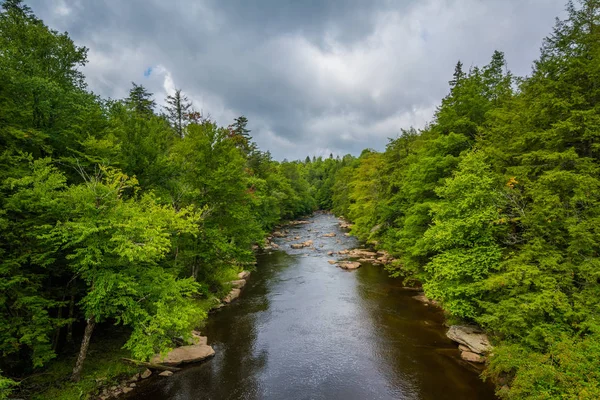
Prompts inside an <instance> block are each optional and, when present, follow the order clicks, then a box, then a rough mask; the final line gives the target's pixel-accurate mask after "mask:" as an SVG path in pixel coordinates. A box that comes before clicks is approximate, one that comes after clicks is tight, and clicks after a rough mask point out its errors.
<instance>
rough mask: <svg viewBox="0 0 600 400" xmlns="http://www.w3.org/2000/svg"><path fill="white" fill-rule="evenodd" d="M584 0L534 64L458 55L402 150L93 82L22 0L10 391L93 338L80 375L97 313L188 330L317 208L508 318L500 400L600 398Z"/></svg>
mask: <svg viewBox="0 0 600 400" xmlns="http://www.w3.org/2000/svg"><path fill="white" fill-rule="evenodd" d="M567 11H568V17H567V18H566V19H565V20H564V21H557V23H556V27H555V29H554V31H553V32H552V33H551V34H550V35H549V36H548V38H547V39H546V40H545V41H544V43H543V46H542V49H541V55H540V57H539V59H538V60H537V61H536V62H535V64H534V68H533V71H532V73H531V75H530V76H528V77H526V78H520V77H516V76H513V75H512V74H511V73H510V71H509V70H508V68H507V63H506V60H505V58H504V54H503V53H502V52H500V51H496V52H495V53H494V54H493V55H492V57H491V60H490V62H489V64H487V65H485V66H482V67H477V66H473V67H471V68H469V69H468V70H466V69H465V67H464V65H463V64H462V63H461V62H458V63H457V65H456V68H455V71H454V74H453V75H452V78H451V80H450V82H449V84H450V90H449V94H448V95H447V96H446V97H445V98H444V99H443V100H442V101H441V104H440V106H439V107H438V108H437V111H436V113H435V117H434V119H433V121H431V123H430V124H429V125H428V126H427V127H426V128H424V129H422V130H416V129H413V128H410V129H405V130H402V131H401V134H400V135H399V136H398V137H397V138H394V139H391V140H390V141H389V144H388V146H387V148H386V149H385V151H383V152H377V151H375V150H370V149H368V150H365V151H363V152H362V154H361V155H360V156H359V157H357V158H355V157H353V156H350V155H348V156H345V157H343V158H339V157H335V158H334V157H333V156H331V157H329V158H324V159H323V158H321V157H319V158H316V157H312V158H310V157H306V159H305V160H302V161H293V162H287V161H284V162H278V161H275V160H273V159H272V157H271V155H270V153H269V152H268V151H266V152H265V151H262V150H260V149H259V148H258V147H257V145H256V144H255V143H254V142H253V141H252V137H251V130H250V128H249V126H250V123H249V121H248V120H247V119H246V118H245V117H244V116H240V117H238V118H236V119H235V120H234V121H232V123H231V125H229V126H228V127H219V126H218V125H217V124H216V123H215V122H213V121H212V120H211V119H210V117H209V116H204V115H202V114H201V113H200V112H198V111H196V110H194V108H193V105H192V103H191V102H190V101H189V100H188V98H187V97H186V95H185V93H184V91H182V90H179V89H178V90H176V91H175V92H174V93H173V94H171V95H169V96H168V98H167V99H166V100H165V104H166V107H164V108H160V107H158V106H157V104H156V100H155V99H154V97H153V94H152V93H149V92H148V91H147V90H146V89H145V88H144V87H143V86H141V85H138V84H135V83H133V84H132V87H131V89H130V91H129V96H128V97H127V98H125V99H118V100H115V99H102V98H100V97H98V96H96V95H95V94H93V93H91V92H90V91H89V90H88V89H87V87H86V85H85V77H84V76H83V74H82V73H81V71H80V67H81V66H83V65H85V63H86V57H87V49H86V48H82V47H78V46H77V45H76V44H74V43H73V41H72V40H71V39H70V38H69V36H68V35H67V34H63V33H59V32H56V31H53V30H52V29H50V28H48V27H47V26H45V25H44V23H43V22H42V21H41V20H39V19H38V18H37V17H36V16H35V15H34V14H33V13H32V11H31V10H30V9H29V8H28V7H27V6H26V5H24V4H23V3H22V2H21V1H19V0H5V1H4V2H3V4H2V12H1V13H0V306H1V309H2V311H1V312H0V325H1V326H2V329H1V330H0V350H1V351H2V360H1V361H0V369H1V370H2V371H3V372H2V373H3V375H4V376H6V377H10V379H9V378H4V377H2V376H1V375H0V398H5V397H7V396H8V395H9V393H10V391H11V390H22V389H23V388H22V387H21V386H22V385H20V384H19V383H18V382H19V381H20V380H21V379H22V378H23V377H25V376H28V375H31V374H34V373H36V372H39V371H40V370H43V368H44V367H45V366H47V365H48V364H49V363H51V362H52V360H53V359H55V358H56V357H57V356H60V355H61V354H63V353H68V352H69V351H72V349H73V348H74V347H75V348H77V351H78V354H79V356H78V358H77V362H76V364H75V365H74V366H73V367H74V369H73V372H72V374H71V379H73V380H75V381H77V380H79V379H80V378H81V375H82V372H84V371H85V370H84V365H85V358H86V352H87V349H88V345H89V340H90V338H92V337H93V334H94V332H95V331H97V330H98V329H101V330H110V329H112V328H111V327H113V326H115V325H117V326H124V327H126V330H127V332H128V339H127V341H126V343H125V348H126V349H128V351H130V353H131V355H132V357H134V358H137V359H147V358H149V357H150V356H152V355H153V354H155V353H157V352H160V351H164V350H165V349H168V348H170V347H173V346H174V345H175V343H176V340H177V339H178V338H179V339H180V338H187V337H189V336H190V334H191V331H192V329H193V328H194V327H195V326H197V325H198V324H199V323H200V322H201V321H202V320H203V319H204V318H206V308H202V307H199V306H198V304H199V303H198V302H199V301H200V302H201V301H203V300H206V301H209V300H211V299H213V298H215V297H218V295H219V294H220V293H222V292H223V290H224V289H225V287H224V282H226V281H227V277H228V276H231V274H232V273H235V272H238V271H239V270H241V268H242V267H243V266H244V265H248V264H251V263H253V261H254V252H253V246H256V245H258V246H261V245H262V244H263V243H264V238H265V236H266V235H267V234H268V232H269V231H270V230H271V229H272V228H273V227H274V226H275V225H276V224H278V223H280V222H281V221H283V220H289V219H293V218H296V217H298V216H301V215H305V214H308V213H310V212H312V211H314V210H316V209H324V210H332V211H334V212H335V213H336V214H337V215H340V216H344V217H346V218H348V219H349V220H351V221H352V222H353V223H354V225H353V228H352V233H353V234H354V235H356V236H357V237H358V238H359V239H361V240H363V241H365V242H368V243H370V244H372V245H373V246H375V247H376V248H378V249H384V250H387V251H388V252H390V253H392V254H393V255H394V256H395V257H396V261H395V263H394V264H393V265H392V266H390V267H389V270H390V273H391V274H392V275H394V276H397V277H398V278H399V279H404V280H405V281H406V282H407V283H408V284H410V283H417V282H419V283H422V284H423V287H424V289H425V292H426V294H427V296H429V297H430V298H433V299H435V300H437V301H438V302H439V303H440V304H441V305H442V307H443V308H444V310H445V311H446V312H447V314H448V317H449V318H450V319H451V320H456V321H461V322H464V323H475V324H478V325H480V326H481V327H483V328H484V329H485V330H486V331H487V332H488V333H489V334H490V335H491V337H492V338H493V341H494V344H495V349H494V354H493V356H492V357H490V362H489V365H488V368H487V369H486V371H485V373H484V375H485V377H487V378H489V379H492V380H493V381H494V382H496V383H497V384H498V394H499V395H500V396H501V397H502V398H506V399H526V398H530V399H553V398H569V399H597V398H600V302H599V301H598V299H599V298H600V260H599V258H598V252H599V246H600V228H599V227H600V142H599V137H600V103H599V101H600V85H599V82H600V0H582V1H580V2H578V3H576V4H575V3H569V4H568V6H567ZM449 72H451V71H449ZM82 338H83V340H82ZM74 343H75V346H73V344H74ZM79 343H81V345H79ZM70 349H71V350H70Z"/></svg>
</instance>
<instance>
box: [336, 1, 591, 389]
mask: <svg viewBox="0 0 600 400" xmlns="http://www.w3.org/2000/svg"><path fill="white" fill-rule="evenodd" d="M567 11H568V18H567V19H566V20H565V21H558V23H557V25H556V28H555V30H554V32H553V33H552V35H551V36H550V37H549V38H548V39H546V40H545V42H544V46H543V48H542V54H541V57H540V59H539V60H538V61H537V62H536V63H535V66H534V71H533V73H532V75H531V76H530V77H528V78H520V79H515V78H514V77H513V76H512V75H511V74H510V72H509V71H507V70H506V63H505V60H504V55H503V54H502V53H500V52H495V53H494V54H493V56H492V60H491V62H490V64H488V65H487V66H484V67H483V68H478V67H473V68H472V69H471V70H470V71H468V72H465V71H463V66H462V64H461V63H460V62H459V63H458V64H457V66H456V68H455V71H454V76H453V79H452V80H451V81H450V93H449V94H448V96H447V97H446V98H444V99H443V100H442V104H441V106H440V107H439V108H438V110H437V112H436V116H435V120H434V121H433V122H432V123H431V124H430V125H429V126H428V127H427V128H426V129H424V130H422V131H421V132H416V131H414V130H409V131H403V132H402V134H401V135H400V136H399V137H398V138H396V139H393V140H391V141H390V143H389V145H388V147H387V149H386V151H385V152H384V153H383V154H377V155H375V156H374V155H371V154H369V153H363V155H362V156H361V158H360V159H359V160H358V161H357V162H355V163H354V164H353V165H351V166H346V167H344V168H342V169H341V170H340V171H339V173H338V174H337V176H336V178H337V179H336V181H335V182H334V185H333V188H334V192H333V196H332V198H333V209H334V210H335V211H336V212H337V213H339V214H342V215H345V216H349V217H350V218H351V219H352V220H353V222H354V223H355V225H354V228H353V232H354V233H356V234H357V235H358V237H359V238H361V239H363V240H371V241H372V242H374V243H377V244H378V246H379V247H381V248H383V249H386V250H388V251H390V252H391V253H393V254H394V255H395V256H396V257H397V261H396V263H395V264H394V265H392V266H390V267H389V268H390V271H391V272H392V274H394V275H396V276H402V277H404V278H406V279H412V280H415V279H416V280H420V281H421V282H422V283H423V287H424V289H425V291H426V293H427V295H428V296H430V297H433V298H435V299H437V300H438V301H440V303H441V304H442V305H443V307H444V309H445V310H446V311H447V312H448V313H449V314H450V315H451V317H452V318H454V319H459V320H463V322H466V323H469V322H471V323H477V324H479V325H481V326H483V327H484V328H485V329H486V330H487V331H488V332H489V333H490V334H491V335H492V338H493V340H494V341H495V344H496V347H495V349H494V356H493V357H491V363H490V368H489V369H488V370H487V372H486V375H487V376H488V377H490V378H492V379H494V380H499V381H503V382H507V383H508V385H507V386H504V387H502V388H501V389H500V390H499V392H498V393H499V395H500V396H501V397H502V398H507V399H525V398H531V399H550V398H552V399H554V398H573V399H574V398H578V399H595V398H598V397H599V392H598V391H599V390H600V386H599V385H598V382H599V380H598V376H597V371H599V370H600V368H599V366H598V362H597V360H598V344H599V343H600V341H599V337H598V332H599V331H600V325H599V323H598V321H600V305H599V303H598V301H597V299H598V298H599V296H600V272H599V271H600V263H599V261H598V251H597V249H598V246H599V245H600V235H599V232H600V231H599V230H598V226H599V222H600V221H599V218H600V203H599V200H600V197H599V196H600V181H599V176H600V169H599V168H600V157H599V154H598V148H599V147H598V146H599V145H598V132H600V109H599V108H598V104H599V102H598V99H599V98H600V92H599V91H598V90H599V89H598V85H597V84H596V82H597V80H598V78H599V77H600V30H598V29H597V28H598V26H599V23H600V2H599V1H598V0H582V1H580V2H579V4H577V5H576V4H574V3H569V4H568V7H567ZM375 160H377V161H378V164H375V163H374V161H375ZM501 386H502V385H501Z"/></svg>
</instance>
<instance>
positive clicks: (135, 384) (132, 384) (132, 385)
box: [129, 383, 137, 388]
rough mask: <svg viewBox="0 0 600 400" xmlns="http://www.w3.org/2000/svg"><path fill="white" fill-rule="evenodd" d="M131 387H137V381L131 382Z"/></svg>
mask: <svg viewBox="0 0 600 400" xmlns="http://www.w3.org/2000/svg"><path fill="white" fill-rule="evenodd" d="M129 387H130V388H134V387H137V383H130V384H129Z"/></svg>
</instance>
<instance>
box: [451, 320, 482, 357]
mask: <svg viewBox="0 0 600 400" xmlns="http://www.w3.org/2000/svg"><path fill="white" fill-rule="evenodd" d="M446 336H448V337H449V338H450V339H451V340H453V341H455V342H457V343H459V344H462V345H465V346H467V347H468V348H469V349H470V350H471V352H473V353H477V354H485V353H488V352H489V351H490V350H492V345H491V344H490V341H489V339H488V337H487V335H486V334H485V333H484V332H483V331H482V330H481V329H480V328H478V327H476V326H470V325H468V326H462V325H452V326H451V327H450V329H448V332H446Z"/></svg>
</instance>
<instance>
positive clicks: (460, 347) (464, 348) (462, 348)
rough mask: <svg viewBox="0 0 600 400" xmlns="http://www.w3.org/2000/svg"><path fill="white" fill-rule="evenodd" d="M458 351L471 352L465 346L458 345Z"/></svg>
mask: <svg viewBox="0 0 600 400" xmlns="http://www.w3.org/2000/svg"><path fill="white" fill-rule="evenodd" d="M458 349H459V350H460V351H471V349H469V348H468V347H467V346H465V345H464V344H459V345H458Z"/></svg>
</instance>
